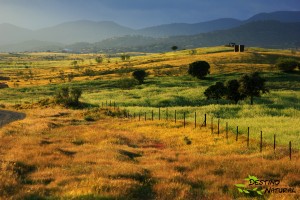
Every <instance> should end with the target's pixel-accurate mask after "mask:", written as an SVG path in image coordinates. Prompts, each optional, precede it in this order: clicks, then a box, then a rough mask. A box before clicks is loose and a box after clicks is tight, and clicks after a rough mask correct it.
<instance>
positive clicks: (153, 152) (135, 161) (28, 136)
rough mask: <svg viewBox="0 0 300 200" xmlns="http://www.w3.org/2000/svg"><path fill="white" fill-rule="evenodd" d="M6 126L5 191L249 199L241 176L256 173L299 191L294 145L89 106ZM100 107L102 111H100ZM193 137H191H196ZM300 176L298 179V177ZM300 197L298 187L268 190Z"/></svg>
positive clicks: (31, 113)
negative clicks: (88, 117) (91, 118)
mask: <svg viewBox="0 0 300 200" xmlns="http://www.w3.org/2000/svg"><path fill="white" fill-rule="evenodd" d="M25 112H26V114H27V118H26V119H25V120H23V121H19V122H14V123H12V124H10V125H7V126H6V127H4V128H2V129H1V130H0V135H1V140H0V146H1V148H0V160H1V169H2V170H1V171H0V191H1V193H0V196H1V197H2V198H4V199H26V198H27V199H34V198H46V199H47V198H48V199H76V198H77V199H97V198H98V199H101V198H102V199H105V198H106V199H170V200H171V199H243V198H246V196H243V195H241V194H239V193H238V191H237V190H236V188H235V186H234V184H237V183H241V182H243V179H244V178H245V177H246V176H248V175H249V174H251V175H255V176H257V177H261V178H264V179H268V178H272V179H280V180H281V183H280V186H281V187H284V186H293V187H296V189H297V190H298V191H299V187H300V185H299V178H300V171H299V169H300V162H299V160H300V155H299V153H298V152H294V154H293V158H292V161H290V160H289V157H288V151H287V149H286V147H278V149H277V153H276V156H275V155H274V153H273V150H272V147H271V146H269V145H267V146H264V150H263V153H259V143H258V141H255V140H251V141H250V144H251V146H250V148H249V149H248V148H247V147H246V142H245V138H239V141H238V142H236V141H235V137H234V135H233V134H230V135H229V139H228V141H227V140H226V138H225V133H224V132H223V131H222V132H221V134H220V136H218V135H216V134H214V135H211V132H210V129H209V128H204V127H202V128H200V127H198V128H197V129H193V128H192V126H190V125H189V126H187V127H186V128H183V127H182V126H181V124H180V122H178V123H177V124H174V123H173V122H167V121H146V122H142V121H141V122H139V121H138V120H137V119H126V118H110V117H107V116H106V115H105V114H104V113H105V112H104V111H99V112H96V113H95V114H97V115H99V116H100V117H99V118H100V120H98V121H95V122H87V121H85V120H84V115H85V114H84V113H85V111H72V110H64V109H61V108H48V109H39V108H36V109H31V110H25ZM94 112H95V111H94ZM187 141H190V143H191V144H188V143H189V142H187ZM297 181H298V182H297ZM265 197H266V198H269V199H283V198H284V199H298V198H299V197H300V196H299V193H298V194H293V195H287V194H282V195H280V194H273V195H271V196H270V195H265Z"/></svg>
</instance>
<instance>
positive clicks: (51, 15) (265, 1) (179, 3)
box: [0, 0, 300, 29]
mask: <svg viewBox="0 0 300 200" xmlns="http://www.w3.org/2000/svg"><path fill="white" fill-rule="evenodd" d="M279 10H291V11H299V10H300V0H0V23H11V24H15V25H18V26H21V27H25V28H30V29H38V28H42V27H48V26H52V25H56V24H59V23H62V22H66V21H74V20H81V19H87V20H93V21H103V20H109V21H115V22H117V23H119V24H121V25H125V26H129V27H132V28H141V27H147V26H152V25H159V24H166V23H174V22H188V23H196V22H202V21H207V20H213V19H217V18H223V17H230V18H236V19H246V18H248V17H251V16H252V15H254V14H257V13H260V12H273V11H279Z"/></svg>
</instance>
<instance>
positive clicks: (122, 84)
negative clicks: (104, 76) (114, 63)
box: [117, 78, 139, 89]
mask: <svg viewBox="0 0 300 200" xmlns="http://www.w3.org/2000/svg"><path fill="white" fill-rule="evenodd" d="M138 84H139V81H137V80H135V79H132V78H123V79H120V80H118V81H117V87H119V88H121V89H131V88H133V87H134V86H136V85H138Z"/></svg>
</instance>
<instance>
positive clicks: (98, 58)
mask: <svg viewBox="0 0 300 200" xmlns="http://www.w3.org/2000/svg"><path fill="white" fill-rule="evenodd" d="M95 61H96V62H97V63H98V64H100V63H102V62H103V58H102V57H101V56H97V57H96V58H95Z"/></svg>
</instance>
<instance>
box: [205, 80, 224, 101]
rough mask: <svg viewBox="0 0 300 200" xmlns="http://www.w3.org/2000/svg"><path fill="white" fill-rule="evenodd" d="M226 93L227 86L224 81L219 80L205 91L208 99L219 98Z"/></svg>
mask: <svg viewBox="0 0 300 200" xmlns="http://www.w3.org/2000/svg"><path fill="white" fill-rule="evenodd" d="M225 94H226V88H225V86H224V84H223V83H221V82H217V83H216V84H215V85H212V86H210V87H208V88H207V89H206V90H205V91H204V95H205V96H206V98H207V99H215V100H219V99H221V98H222V97H223V96H224V95H225Z"/></svg>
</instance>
